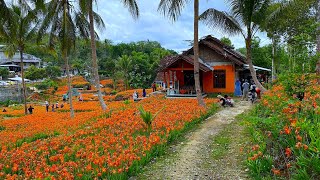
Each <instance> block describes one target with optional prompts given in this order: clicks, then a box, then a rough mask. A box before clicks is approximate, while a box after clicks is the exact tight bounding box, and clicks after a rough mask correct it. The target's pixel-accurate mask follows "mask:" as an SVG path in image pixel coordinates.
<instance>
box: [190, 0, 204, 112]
mask: <svg viewBox="0 0 320 180" xmlns="http://www.w3.org/2000/svg"><path fill="white" fill-rule="evenodd" d="M198 25H199V0H194V29H193V33H194V40H193V41H194V42H193V51H194V52H193V53H194V83H195V88H196V93H197V100H198V104H199V106H206V105H205V103H204V101H203V98H202V93H201V88H200V74H199V43H198V36H199V35H198V30H199V29H198V28H199V27H198Z"/></svg>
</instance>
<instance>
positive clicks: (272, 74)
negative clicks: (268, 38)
mask: <svg viewBox="0 0 320 180" xmlns="http://www.w3.org/2000/svg"><path fill="white" fill-rule="evenodd" d="M275 46H276V41H275V39H274V37H272V70H271V71H272V72H271V78H272V82H273V81H274V80H275V79H276V77H275V74H276V73H275V71H276V68H275V63H274V62H275V48H276V47H275Z"/></svg>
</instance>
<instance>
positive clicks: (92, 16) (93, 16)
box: [79, 0, 139, 110]
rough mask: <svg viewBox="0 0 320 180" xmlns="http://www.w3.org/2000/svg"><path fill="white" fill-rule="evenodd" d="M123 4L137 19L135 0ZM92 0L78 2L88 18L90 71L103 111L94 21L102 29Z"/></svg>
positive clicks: (123, 0) (128, 0)
mask: <svg viewBox="0 0 320 180" xmlns="http://www.w3.org/2000/svg"><path fill="white" fill-rule="evenodd" d="M122 2H123V4H124V5H125V6H126V7H128V8H129V10H130V12H131V14H132V16H133V17H134V18H138V16H139V9H138V5H137V3H136V1H135V0H122ZM92 4H93V0H79V6H80V8H81V11H82V12H83V13H84V14H86V15H87V16H88V17H89V22H90V39H91V51H92V66H93V67H92V71H93V76H94V80H95V86H96V88H97V90H98V97H99V102H100V105H101V107H102V109H103V110H106V109H107V106H106V104H105V102H104V100H103V97H102V94H101V89H100V80H99V74H98V62H97V50H96V41H95V34H94V32H95V31H94V23H95V22H94V20H95V21H96V24H97V25H98V26H102V27H104V24H103V21H102V19H101V18H100V16H99V15H98V14H97V13H95V12H94V11H93V8H92V6H93V5H92Z"/></svg>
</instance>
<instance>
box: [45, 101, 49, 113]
mask: <svg viewBox="0 0 320 180" xmlns="http://www.w3.org/2000/svg"><path fill="white" fill-rule="evenodd" d="M45 104H46V111H47V112H49V102H48V101H46V102H45Z"/></svg>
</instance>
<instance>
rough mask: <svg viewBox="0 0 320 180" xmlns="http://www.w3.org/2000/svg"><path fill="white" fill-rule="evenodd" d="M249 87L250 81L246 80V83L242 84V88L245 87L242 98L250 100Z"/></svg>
mask: <svg viewBox="0 0 320 180" xmlns="http://www.w3.org/2000/svg"><path fill="white" fill-rule="evenodd" d="M249 87H250V85H249V83H248V80H245V81H244V83H243V84H242V88H243V95H242V100H246V101H248V93H249Z"/></svg>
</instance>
